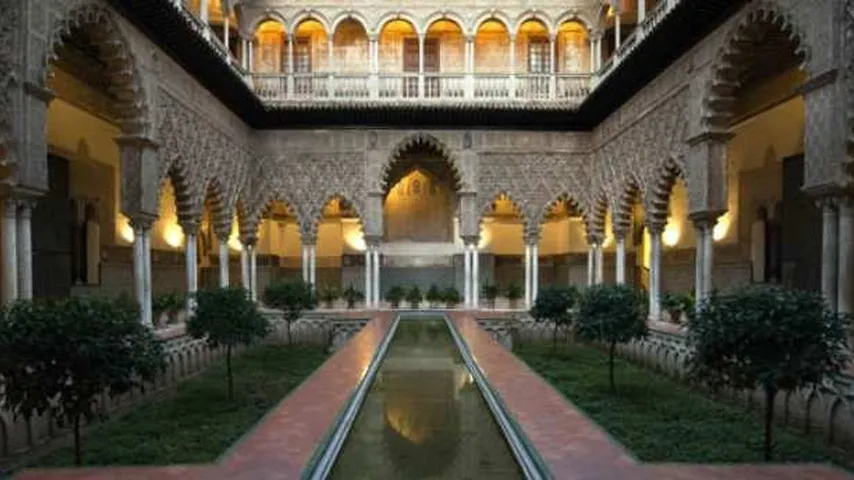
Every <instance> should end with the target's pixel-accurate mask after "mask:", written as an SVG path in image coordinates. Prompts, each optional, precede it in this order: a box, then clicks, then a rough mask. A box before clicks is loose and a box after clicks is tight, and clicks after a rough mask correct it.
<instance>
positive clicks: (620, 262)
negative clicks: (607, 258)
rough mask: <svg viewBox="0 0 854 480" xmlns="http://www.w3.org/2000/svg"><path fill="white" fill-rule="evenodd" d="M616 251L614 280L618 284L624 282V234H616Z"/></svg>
mask: <svg viewBox="0 0 854 480" xmlns="http://www.w3.org/2000/svg"><path fill="white" fill-rule="evenodd" d="M616 240H617V252H616V259H615V261H616V264H617V268H616V270H617V271H616V282H617V284H618V285H623V284H625V283H626V235H625V234H624V233H623V234H617V236H616Z"/></svg>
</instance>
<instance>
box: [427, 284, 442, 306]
mask: <svg viewBox="0 0 854 480" xmlns="http://www.w3.org/2000/svg"><path fill="white" fill-rule="evenodd" d="M426 298H427V302H429V303H430V308H436V307H437V306H439V302H441V301H442V292H441V291H439V287H437V286H436V284H435V283H434V284H432V285H430V288H429V289H428V290H427V295H426Z"/></svg>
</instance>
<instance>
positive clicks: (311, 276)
mask: <svg viewBox="0 0 854 480" xmlns="http://www.w3.org/2000/svg"><path fill="white" fill-rule="evenodd" d="M302 281H303V282H305V283H308V284H309V285H311V288H312V289H313V288H315V287H316V285H315V283H316V282H317V246H316V245H315V244H314V243H303V245H302Z"/></svg>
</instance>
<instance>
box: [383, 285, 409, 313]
mask: <svg viewBox="0 0 854 480" xmlns="http://www.w3.org/2000/svg"><path fill="white" fill-rule="evenodd" d="M404 297H406V292H405V291H404V290H403V287H401V286H400V285H395V286H393V287H391V288H390V289H389V291H388V292H387V293H386V294H385V299H386V301H387V302H388V303H389V304H390V305H391V308H400V302H402V301H403V299H404Z"/></svg>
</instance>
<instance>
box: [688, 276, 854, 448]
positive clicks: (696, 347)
mask: <svg viewBox="0 0 854 480" xmlns="http://www.w3.org/2000/svg"><path fill="white" fill-rule="evenodd" d="M688 326H689V334H688V343H689V345H690V347H691V352H692V354H691V355H692V356H691V359H690V366H691V370H692V374H693V376H694V377H695V378H696V379H697V380H699V381H700V382H703V383H705V384H706V385H708V386H710V387H712V388H719V387H729V388H734V389H738V390H747V391H752V390H755V389H760V390H761V391H763V393H764V396H765V447H764V453H765V460H766V461H768V460H770V459H771V454H772V448H773V440H772V431H771V427H772V424H773V419H774V399H775V398H776V397H777V394H778V393H779V392H794V391H795V390H800V389H802V388H807V387H811V386H815V385H816V384H818V383H820V382H821V381H822V380H823V379H824V378H826V377H828V376H830V375H834V374H836V373H838V372H839V371H841V370H842V369H843V368H844V367H845V364H846V362H847V361H848V352H847V349H846V345H845V343H846V339H845V328H844V318H843V317H842V316H840V315H837V314H836V313H834V312H833V311H831V310H830V308H829V307H828V306H827V304H826V303H825V301H824V299H823V298H822V297H821V296H820V295H819V294H816V293H812V292H804V291H799V290H791V289H786V288H784V287H781V286H777V285H768V284H759V285H751V286H748V287H744V288H741V289H738V290H736V291H734V292H732V293H730V294H725V295H720V294H719V295H715V296H712V297H711V298H709V299H707V300H705V301H704V302H702V303H701V304H700V308H699V310H698V311H697V313H696V314H695V315H693V316H692V318H690V320H689V322H688Z"/></svg>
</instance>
